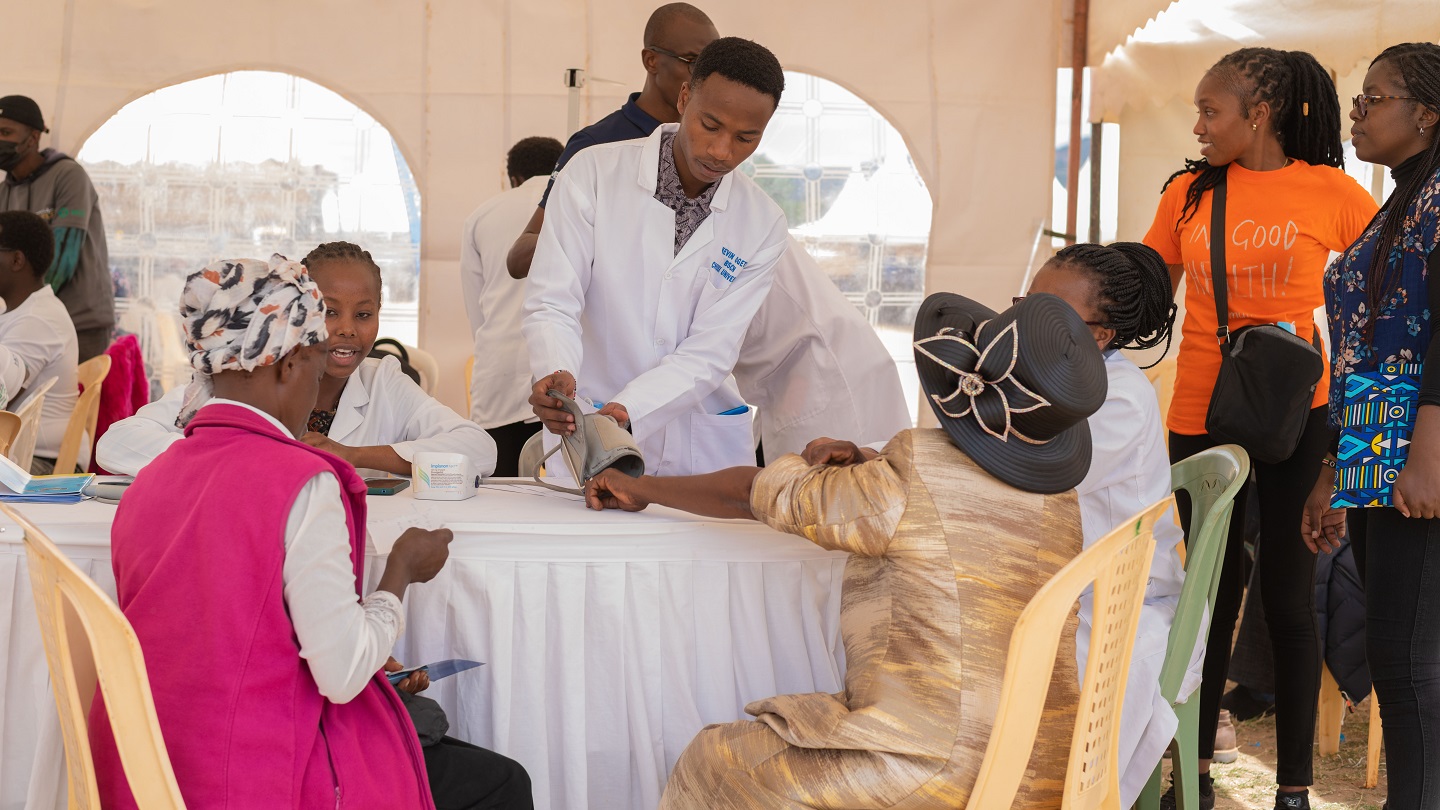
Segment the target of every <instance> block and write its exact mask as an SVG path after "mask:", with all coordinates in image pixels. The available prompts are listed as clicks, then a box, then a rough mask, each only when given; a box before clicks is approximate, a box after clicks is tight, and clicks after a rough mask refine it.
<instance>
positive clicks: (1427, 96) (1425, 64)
mask: <svg viewBox="0 0 1440 810" xmlns="http://www.w3.org/2000/svg"><path fill="white" fill-rule="evenodd" d="M1387 61H1388V62H1390V63H1391V64H1392V65H1394V66H1395V69H1396V71H1397V72H1398V73H1399V74H1400V84H1401V87H1402V88H1403V89H1402V91H1401V92H1402V93H1404V94H1407V95H1412V96H1415V97H1416V98H1418V99H1419V101H1418V102H1416V101H1403V102H1397V103H1404V104H1417V103H1418V104H1423V105H1425V106H1426V107H1428V108H1430V109H1431V110H1434V111H1435V112H1437V113H1440V45H1434V44H1432V43H1429V42H1407V43H1405V44H1403V45H1392V46H1390V47H1389V48H1386V49H1385V50H1384V51H1382V52H1381V53H1380V55H1379V56H1377V57H1375V61H1374V62H1371V63H1370V66H1371V67H1374V66H1375V65H1376V64H1378V63H1380V62H1387ZM1424 155H1425V156H1424V157H1423V158H1421V159H1420V166H1419V168H1418V169H1417V171H1415V173H1414V174H1413V175H1411V177H1410V179H1409V180H1408V181H1406V183H1405V186H1404V187H1403V188H1396V189H1395V191H1394V192H1393V193H1392V194H1391V195H1390V199H1388V200H1386V201H1385V207H1384V208H1383V209H1381V210H1383V211H1388V212H1389V213H1388V214H1386V216H1385V224H1384V225H1381V226H1380V234H1379V236H1378V237H1377V238H1376V240H1375V253H1374V255H1373V256H1372V257H1371V259H1370V271H1369V273H1368V274H1367V276H1366V277H1367V279H1368V281H1367V283H1366V287H1367V289H1368V291H1369V305H1370V312H1372V313H1376V314H1377V317H1378V313H1380V312H1381V311H1382V309H1383V307H1384V306H1385V304H1386V303H1387V302H1388V301H1389V300H1390V298H1391V297H1392V296H1394V295H1395V288H1396V287H1398V286H1399V284H1400V269H1401V268H1400V266H1399V263H1392V262H1391V261H1390V259H1391V255H1392V254H1393V253H1394V252H1395V251H1396V250H1397V249H1398V248H1399V247H1400V240H1401V234H1400V228H1401V226H1402V225H1403V224H1404V221H1405V212H1406V211H1408V210H1409V209H1410V204H1411V203H1412V202H1414V201H1415V197H1416V196H1417V195H1419V194H1420V189H1421V188H1423V187H1424V186H1425V184H1426V183H1428V182H1430V178H1431V177H1432V176H1434V174H1435V170H1436V168H1437V167H1440V138H1432V139H1431V140H1430V146H1429V148H1427V149H1426V150H1425V152H1424ZM1432 283H1433V282H1432ZM1375 320H1376V318H1372V319H1371V320H1370V323H1369V326H1368V328H1369V329H1371V330H1373V329H1374V328H1375Z"/></svg>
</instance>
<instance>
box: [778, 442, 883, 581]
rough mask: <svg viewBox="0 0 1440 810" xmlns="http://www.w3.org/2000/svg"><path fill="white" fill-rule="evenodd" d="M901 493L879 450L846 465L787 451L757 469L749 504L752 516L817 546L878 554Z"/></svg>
mask: <svg viewBox="0 0 1440 810" xmlns="http://www.w3.org/2000/svg"><path fill="white" fill-rule="evenodd" d="M888 449H889V448H887V450H888ZM905 493H906V488H905V484H904V482H903V481H902V480H901V478H900V476H899V474H898V473H897V472H896V470H895V468H894V467H893V466H892V464H891V462H890V460H889V459H888V458H887V456H885V455H881V456H880V457H878V458H876V459H873V460H871V461H867V462H865V463H864V464H856V465H853V466H850V467H825V466H819V467H811V466H809V465H807V464H806V463H805V460H804V459H802V458H800V457H799V456H797V455H794V454H791V455H787V456H782V457H781V458H778V459H776V460H775V461H774V462H773V463H772V464H770V465H769V466H767V467H766V468H765V469H764V470H761V471H760V475H758V476H757V477H756V478H755V484H754V486H753V487H752V488H751V490H750V509H751V511H753V512H754V513H755V519H756V520H759V521H761V522H763V523H765V524H767V525H768V526H770V527H771V528H773V529H777V530H779V531H782V532H786V533H787V534H795V535H799V536H801V537H804V538H805V539H807V540H809V541H810V542H812V543H814V544H815V545H817V546H820V547H821V548H826V549H830V550H832V551H846V552H849V553H851V554H858V555H861V556H864V557H878V556H880V555H881V554H884V553H885V551H886V549H887V548H889V546H890V540H891V538H892V537H894V535H895V528H896V526H898V525H899V524H900V516H901V515H903V514H904V512H905V501H906V497H905Z"/></svg>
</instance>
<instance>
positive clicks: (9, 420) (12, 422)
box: [0, 411, 20, 455]
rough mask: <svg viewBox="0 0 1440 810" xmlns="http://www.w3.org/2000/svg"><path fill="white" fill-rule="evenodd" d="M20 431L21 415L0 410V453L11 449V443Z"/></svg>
mask: <svg viewBox="0 0 1440 810" xmlns="http://www.w3.org/2000/svg"><path fill="white" fill-rule="evenodd" d="M19 433H20V417H18V416H16V415H15V414H13V413H11V412H9V411H0V455H4V454H5V453H8V452H9V451H10V444H11V442H13V441H15V436H16V435H17V434H19Z"/></svg>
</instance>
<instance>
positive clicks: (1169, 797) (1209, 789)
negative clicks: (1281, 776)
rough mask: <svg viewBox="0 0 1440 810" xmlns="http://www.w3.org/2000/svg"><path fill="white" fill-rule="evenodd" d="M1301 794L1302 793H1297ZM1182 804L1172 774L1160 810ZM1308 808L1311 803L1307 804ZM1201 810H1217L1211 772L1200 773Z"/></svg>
mask: <svg viewBox="0 0 1440 810" xmlns="http://www.w3.org/2000/svg"><path fill="white" fill-rule="evenodd" d="M1295 795H1300V794H1295ZM1179 806H1180V802H1179V800H1177V799H1176V798H1175V775H1174V774H1171V775H1170V789H1169V790H1167V791H1165V794H1164V795H1163V796H1161V797H1160V810H1176V808H1178V807H1179ZM1306 807H1307V809H1308V807H1309V805H1306ZM1199 810H1215V783H1214V782H1212V781H1210V774H1208V773H1202V774H1200V808H1199Z"/></svg>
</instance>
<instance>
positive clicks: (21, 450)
mask: <svg viewBox="0 0 1440 810" xmlns="http://www.w3.org/2000/svg"><path fill="white" fill-rule="evenodd" d="M54 385H55V380H54V378H51V379H49V380H46V381H45V384H44V385H42V386H40V387H39V388H36V389H35V390H34V391H31V392H30V393H29V394H28V395H27V396H26V397H25V401H24V402H22V403H21V404H20V407H18V408H16V409H15V411H14V413H15V415H16V416H18V417H20V431H19V432H18V433H16V434H15V440H14V441H12V442H11V443H10V450H9V452H7V453H6V454H5V455H6V456H8V457H9V458H10V460H11V461H13V462H15V465H16V466H17V467H19V468H20V469H22V470H24V471H26V472H29V471H30V462H32V461H34V460H35V441H36V440H37V439H39V438H40V412H41V411H43V410H44V409H45V395H46V394H47V393H49V392H50V388H51V387H52V386H54Z"/></svg>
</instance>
